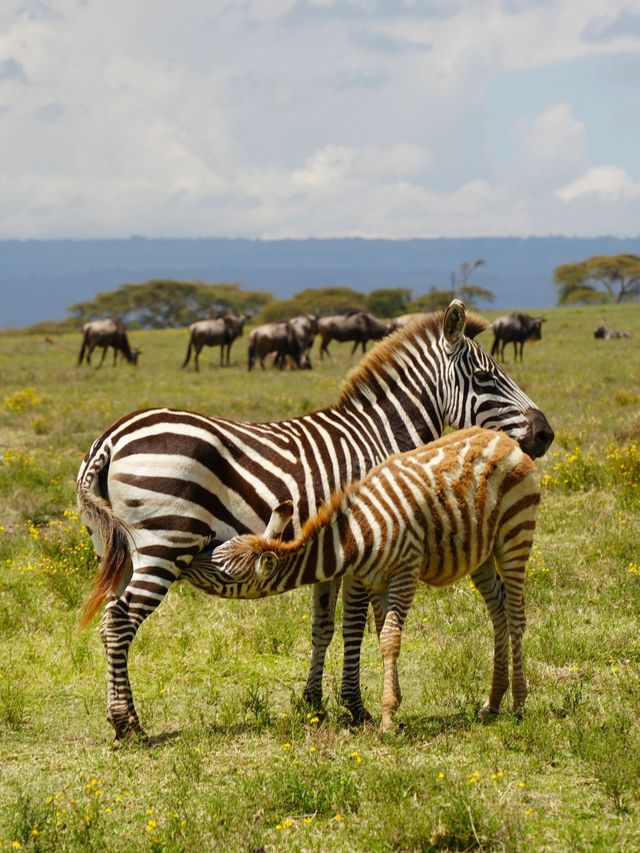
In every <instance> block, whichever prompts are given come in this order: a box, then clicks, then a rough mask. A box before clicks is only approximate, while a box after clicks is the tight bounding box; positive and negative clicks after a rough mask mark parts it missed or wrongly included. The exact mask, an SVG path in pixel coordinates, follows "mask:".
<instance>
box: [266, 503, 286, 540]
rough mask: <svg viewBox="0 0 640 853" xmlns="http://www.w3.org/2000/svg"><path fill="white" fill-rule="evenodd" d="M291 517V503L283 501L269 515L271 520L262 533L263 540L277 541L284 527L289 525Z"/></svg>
mask: <svg viewBox="0 0 640 853" xmlns="http://www.w3.org/2000/svg"><path fill="white" fill-rule="evenodd" d="M292 515H293V501H283V502H282V503H281V504H279V505H278V506H277V507H276V508H275V509H274V510H273V512H272V513H271V518H270V519H269V523H268V524H267V527H266V529H265V531H264V538H265V539H278V538H279V537H280V536H281V535H282V532H283V531H284V529H285V527H286V526H287V524H288V523H289V519H290V518H291V516H292Z"/></svg>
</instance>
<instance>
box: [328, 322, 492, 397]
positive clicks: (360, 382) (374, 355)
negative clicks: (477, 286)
mask: <svg viewBox="0 0 640 853" xmlns="http://www.w3.org/2000/svg"><path fill="white" fill-rule="evenodd" d="M444 313H445V312H444V311H434V312H433V313H432V314H429V315H428V316H427V317H424V318H423V319H421V320H420V319H417V320H412V321H411V322H409V323H408V324H407V325H406V326H404V327H403V328H401V329H398V330H397V331H396V332H393V334H391V335H389V336H388V337H387V338H383V340H381V341H380V343H378V344H377V345H376V347H375V349H373V350H372V351H371V352H370V353H369V354H368V355H366V356H365V357H364V358H363V359H362V361H361V362H360V364H358V365H357V367H354V368H353V370H352V371H351V372H350V373H349V375H348V376H347V378H346V380H345V383H344V385H343V387H342V390H341V392H340V398H339V400H338V406H344V405H345V404H346V403H348V402H349V400H351V399H353V398H354V397H356V396H358V392H359V391H360V389H361V388H362V387H363V386H367V385H369V384H370V382H371V381H372V380H373V379H375V377H376V374H377V373H378V372H379V371H380V369H382V368H384V367H385V366H386V365H388V364H390V363H397V362H398V356H399V355H402V353H403V351H404V352H405V353H406V350H405V344H406V343H407V342H412V341H415V340H418V339H424V338H426V337H429V336H434V337H440V335H441V334H442V323H443V320H444ZM489 326H490V323H488V322H487V321H486V320H484V319H483V318H482V317H480V316H479V315H478V314H474V313H473V312H472V311H468V312H467V318H466V322H465V327H464V332H465V335H466V336H467V337H468V338H475V337H476V335H479V334H480V332H482V331H484V330H485V329H487V328H489Z"/></svg>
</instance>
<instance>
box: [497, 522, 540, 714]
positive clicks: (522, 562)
mask: <svg viewBox="0 0 640 853" xmlns="http://www.w3.org/2000/svg"><path fill="white" fill-rule="evenodd" d="M534 527H535V522H533V524H532V525H531V524H529V525H526V524H523V525H522V528H521V530H520V532H519V535H517V536H512V537H511V539H508V540H507V541H503V542H500V543H499V544H498V546H497V547H496V557H497V560H498V563H499V564H500V570H501V573H502V577H503V580H504V588H505V595H506V612H507V623H508V625H509V637H510V639H511V662H512V667H513V682H512V686H511V692H512V694H513V710H514V713H516V714H518V713H520V712H521V710H522V706H523V705H524V701H525V699H526V698H527V692H528V691H527V681H526V678H525V675H524V666H523V663H522V638H523V636H524V630H525V627H526V617H525V611H524V577H525V567H526V565H527V560H528V559H529V552H530V551H531V544H532V533H533V528H534Z"/></svg>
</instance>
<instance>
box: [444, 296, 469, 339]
mask: <svg viewBox="0 0 640 853" xmlns="http://www.w3.org/2000/svg"><path fill="white" fill-rule="evenodd" d="M466 319H467V309H466V308H465V307H464V303H463V302H461V301H460V300H459V299H452V300H451V303H450V305H449V307H448V308H447V310H446V311H445V312H444V320H443V321H442V331H443V333H444V339H445V341H446V342H447V343H448V344H449V346H450V347H456V346H457V345H458V342H459V340H460V338H461V337H462V335H463V333H464V324H465V322H466Z"/></svg>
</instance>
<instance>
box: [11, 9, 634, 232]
mask: <svg viewBox="0 0 640 853" xmlns="http://www.w3.org/2000/svg"><path fill="white" fill-rule="evenodd" d="M161 5H162V13H161V14H160V13H158V11H157V9H156V4H153V3H152V2H151V0H112V2H111V3H109V4H104V3H85V4H81V3H79V2H78V0H55V2H53V0H52V2H48V0H21V2H20V3H18V4H16V6H15V9H14V10H10V9H9V6H7V4H5V5H4V6H3V7H2V9H0V140H1V141H0V146H1V152H2V157H0V191H1V192H0V238H2V237H49V236H58V237H60V236H85V237H89V236H96V237H101V236H102V237H108V236H126V235H128V234H131V233H136V234H147V235H149V236H154V235H166V236H170V235H175V236H184V235H194V236H195V235H217V234H220V235H229V236H233V235H238V236H250V237H261V236H263V237H264V236H299V237H305V236H314V235H318V236H320V235H329V234H331V235H363V236H390V237H412V236H427V235H452V236H453V235H472V234H482V233H485V234H500V233H502V234H516V233H518V234H526V233H546V231H548V230H550V229H551V228H553V229H554V230H557V231H562V232H565V233H567V232H568V233H574V232H575V231H576V229H578V230H579V229H585V228H586V227H590V226H589V225H585V221H584V220H583V219H580V218H579V213H578V211H576V210H575V207H576V206H571V205H567V204H566V203H565V202H566V201H567V200H569V199H570V198H571V197H572V194H573V196H574V197H579V196H580V194H583V195H584V194H589V198H590V199H591V200H592V201H594V203H595V202H597V201H598V200H603V199H604V200H607V201H609V202H610V203H609V205H608V209H609V211H610V212H611V213H612V212H613V208H614V207H615V205H619V204H622V203H623V202H625V203H633V202H634V199H636V198H637V195H638V194H637V191H636V184H635V183H634V182H633V180H632V179H631V178H630V177H629V175H630V174H640V164H639V165H638V168H637V169H636V168H635V165H634V164H633V163H632V162H622V160H620V159H619V158H618V156H617V153H616V150H617V149H614V148H613V147H612V153H611V154H610V155H609V154H607V153H606V152H605V154H604V155H602V154H601V152H598V156H597V159H595V162H596V163H597V162H601V163H611V164H612V165H611V166H607V167H602V166H601V167H597V168H591V167H592V166H593V165H594V158H593V157H590V138H589V135H590V129H591V125H590V123H589V121H590V115H591V120H592V121H593V116H594V115H599V113H598V111H597V109H596V108H595V107H596V106H597V105H594V104H590V102H589V98H590V97H592V96H591V95H590V93H589V91H588V89H587V87H585V90H584V91H583V92H582V93H581V96H580V100H577V101H575V102H572V100H571V98H570V97H569V96H568V95H567V94H566V93H563V94H562V95H558V97H557V98H555V101H556V102H554V101H553V100H552V101H551V102H550V103H540V101H539V100H538V101H535V103H536V106H535V108H532V107H530V101H531V102H533V100H534V99H533V98H531V99H530V92H528V91H522V93H521V100H520V101H519V102H518V103H516V104H514V103H507V104H502V103H500V104H494V103H492V102H491V98H490V94H489V90H490V87H491V84H492V83H493V82H494V81H495V80H498V79H499V78H500V75H501V74H503V73H504V72H505V70H507V71H509V70H513V69H533V71H531V72H530V75H533V76H530V75H527V79H530V80H531V81H532V83H533V85H535V73H536V69H543V70H544V72H545V73H546V74H549V73H551V72H552V70H553V67H554V66H553V63H558V62H562V63H565V64H566V63H570V62H571V61H572V60H574V59H576V58H579V57H588V56H592V55H593V56H596V55H599V54H601V53H604V52H607V51H609V52H612V51H614V50H615V51H618V50H619V49H620V46H621V45H622V46H623V47H624V46H627V45H631V44H636V43H637V42H634V41H633V34H629V35H626V36H623V37H622V38H618V37H616V39H615V40H613V43H610V42H611V40H609V39H599V40H593V39H592V40H591V41H587V40H585V38H584V36H583V34H584V32H585V31H587V32H593V31H594V27H595V26H596V25H595V24H592V26H591V30H588V29H587V28H588V25H589V22H593V21H596V23H597V21H598V20H606V21H614V20H616V21H620V20H622V21H624V19H625V16H624V14H622V13H623V12H624V9H625V8H626V7H628V0H563V2H562V3H556V2H545V0H541V1H540V2H533V1H532V0H487V2H483V3H478V2H476V0H455V2H451V0H430V2H424V3H422V2H420V3H418V2H411V0H405V2H400V0H304V2H302V0H301V2H296V0H243V2H242V3H231V2H229V0H192V2H190V4H189V14H188V15H186V14H185V13H184V10H183V9H182V8H181V7H179V6H178V5H176V4H161ZM598 26H599V25H598ZM601 29H602V28H601ZM600 31H601V30H598V32H600ZM616 85H617V84H616V83H615V81H613V82H610V86H611V87H612V89H611V90H612V91H615V86H616ZM585 103H587V104H590V107H591V113H589V110H588V109H584V104H585ZM626 116H627V113H625V117H626ZM629 120H630V121H631V122H632V123H631V124H630V126H629V127H628V133H629V134H630V135H633V132H634V130H635V127H636V125H634V124H633V121H636V124H637V122H638V121H640V118H638V119H635V120H634V119H633V117H630V119H629ZM495 126H499V127H500V128H502V129H504V136H503V137H501V138H500V140H499V144H496V143H495V141H494V140H495V133H494V136H493V137H492V133H491V131H492V128H495ZM510 131H511V133H510ZM492 146H493V147H492ZM498 148H500V151H499V152H498ZM603 169H604V170H609V171H608V172H606V174H604V175H603V174H602V171H601V170H603ZM625 169H626V171H625ZM611 170H613V171H611ZM616 170H617V171H616ZM594 175H595V177H594ZM621 176H622V177H621ZM585 186H586V187H587V189H584V187H585ZM594 187H595V188H594ZM554 188H559V189H556V192H555V193H553V192H552V191H553V189H554ZM617 210H618V208H616V211H617ZM625 213H626V214H628V213H629V211H628V209H626V210H625ZM616 216H617V213H616ZM635 221H636V222H637V221H640V218H636V219H635ZM625 222H626V220H624V219H623V217H622V216H621V215H620V216H618V218H616V217H614V216H611V218H610V219H609V220H608V222H607V224H610V223H611V227H612V228H613V227H620V226H619V224H618V223H625ZM626 227H628V225H627V226H626Z"/></svg>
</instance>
